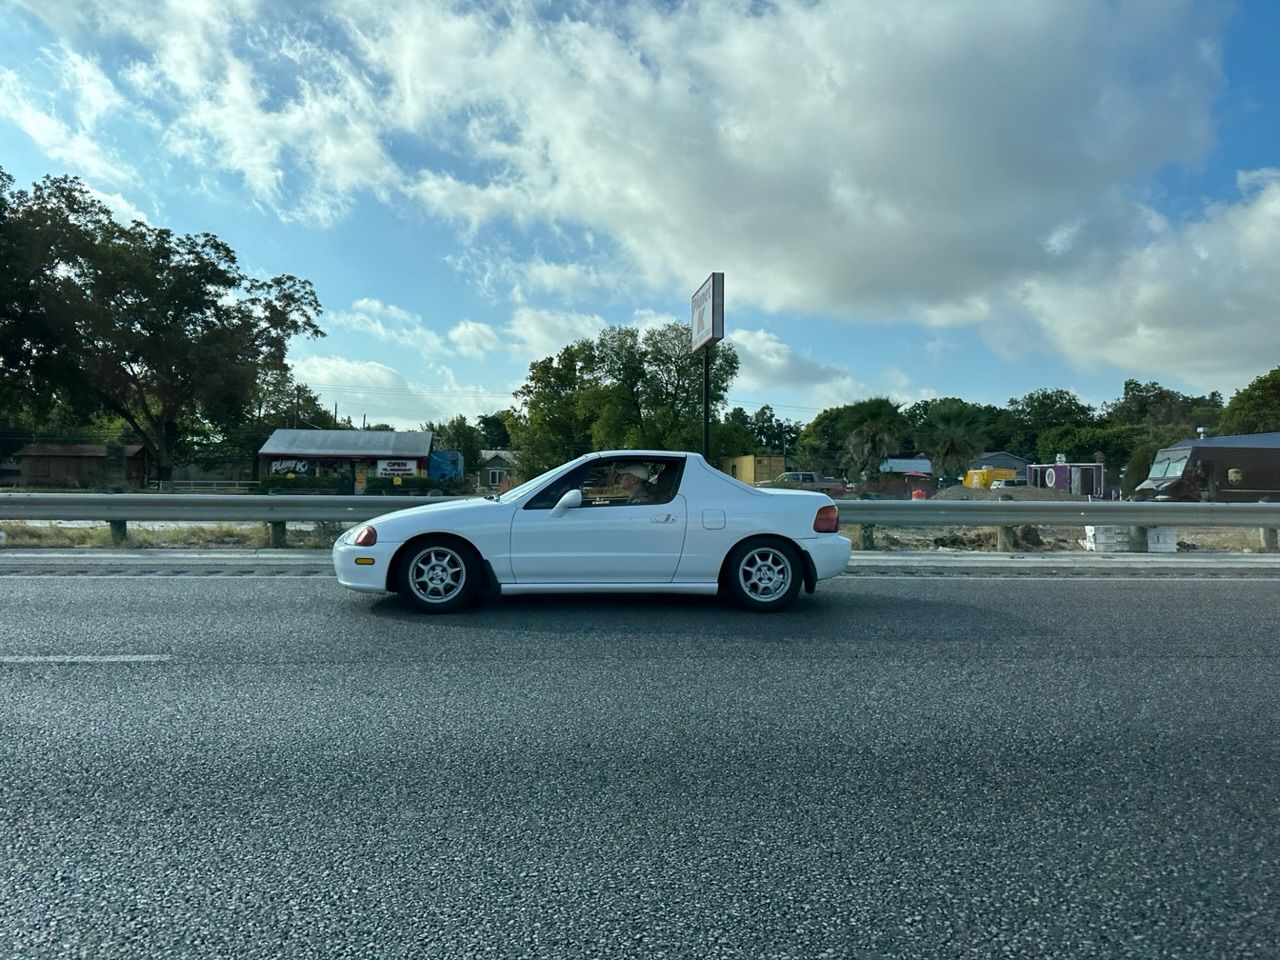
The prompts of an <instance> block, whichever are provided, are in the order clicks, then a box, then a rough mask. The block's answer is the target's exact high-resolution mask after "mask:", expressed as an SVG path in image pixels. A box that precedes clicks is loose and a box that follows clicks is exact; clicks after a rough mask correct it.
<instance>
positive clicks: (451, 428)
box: [422, 414, 484, 473]
mask: <svg viewBox="0 0 1280 960" xmlns="http://www.w3.org/2000/svg"><path fill="white" fill-rule="evenodd" d="M422 429H423V430H430V431H431V432H432V433H433V434H435V436H434V437H432V439H431V445H432V447H434V448H435V449H437V450H458V451H461V453H462V469H463V470H464V471H466V472H467V473H471V472H473V471H475V470H479V469H480V450H481V449H482V445H483V443H484V433H483V431H482V430H481V429H480V427H479V426H477V425H476V424H473V423H468V422H467V418H466V417H465V416H463V415H462V414H458V415H457V416H456V417H453V418H452V419H451V420H447V421H445V422H444V423H432V422H431V421H427V422H426V423H424V424H423V425H422Z"/></svg>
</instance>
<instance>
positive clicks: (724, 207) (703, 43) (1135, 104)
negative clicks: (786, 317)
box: [30, 0, 1226, 314]
mask: <svg viewBox="0 0 1280 960" xmlns="http://www.w3.org/2000/svg"><path fill="white" fill-rule="evenodd" d="M30 7H31V9H32V11H33V12H35V13H36V14H37V15H39V16H43V17H45V19H46V20H48V21H49V22H50V24H51V25H53V26H54V28H55V29H57V30H59V31H60V33H61V34H62V35H64V36H68V37H72V38H76V39H84V40H85V41H86V42H88V41H89V40H90V38H97V39H98V40H99V41H101V40H102V39H104V38H110V37H112V36H113V35H116V34H122V35H124V36H126V37H128V38H129V39H130V40H131V41H133V43H134V44H136V45H137V46H138V48H139V49H140V56H139V58H138V60H137V62H135V63H134V64H133V65H131V66H130V67H129V68H128V69H129V73H128V75H129V77H130V78H131V80H132V81H133V84H134V86H133V89H134V90H135V91H136V92H137V93H138V95H139V96H143V97H146V98H148V99H149V100H151V101H154V102H155V103H156V104H157V105H159V104H163V105H164V106H166V107H167V109H168V110H169V113H170V115H171V117H172V123H171V127H170V130H169V134H168V140H167V142H168V144H169V146H170V147H171V148H172V149H174V150H175V151H178V152H179V153H181V154H182V155H184V156H187V157H189V158H191V159H193V160H196V161H199V162H202V163H207V164H212V165H215V166H217V167H220V168H221V169H224V170H230V171H234V172H236V173H238V174H240V175H241V176H243V177H244V180H245V183H246V184H247V185H248V186H249V188H250V189H251V190H252V192H253V194H254V195H255V196H256V197H257V198H258V199H259V200H260V201H262V202H265V203H269V204H272V205H274V206H276V207H277V209H280V210H281V211H282V212H284V213H286V214H287V215H293V216H305V217H309V218H311V219H313V220H316V221H318V222H323V223H328V222H333V221H334V220H335V219H336V218H338V217H340V216H341V215H342V214H343V212H344V211H345V210H346V209H347V207H348V205H349V204H350V202H351V198H352V197H353V196H354V195H355V194H357V193H359V192H361V191H364V190H369V191H373V192H375V193H377V194H378V195H380V196H391V195H392V193H393V192H394V191H396V190H397V189H403V190H405V191H406V192H408V193H409V194H410V195H412V196H414V197H415V198H416V199H417V200H418V201H419V202H421V203H422V204H423V206H424V207H426V208H427V209H428V210H430V211H432V212H434V213H436V214H438V215H440V216H443V217H447V218H450V219H453V220H456V221H458V222H459V223H461V224H464V225H465V226H466V227H467V228H469V229H471V230H475V229H478V228H480V227H481V226H482V225H485V224H488V223H491V222H510V223H515V224H518V225H522V226H528V227H533V226H535V225H541V226H546V227H550V228H551V229H552V230H554V231H558V232H560V233H559V235H560V236H561V237H562V238H565V239H571V240H572V242H573V244H574V245H575V247H576V246H577V245H578V244H584V243H585V244H592V243H593V242H594V238H597V237H598V238H601V239H604V240H607V243H606V245H605V247H603V248H600V249H598V250H596V253H595V255H594V256H599V255H600V254H601V253H602V251H604V250H605V249H606V248H607V250H608V251H610V252H611V253H610V255H611V256H614V257H616V258H617V266H619V267H621V266H623V265H626V266H628V267H630V270H629V273H630V275H631V276H632V277H633V278H634V280H635V281H636V282H638V283H640V284H642V285H649V286H652V287H654V288H660V289H670V288H671V287H673V286H675V287H677V288H679V289H683V287H685V286H687V285H688V284H689V282H690V280H689V277H690V273H691V265H694V264H704V265H705V264H709V263H714V264H715V265H716V268H717V269H724V270H725V272H726V274H727V276H728V277H730V278H731V279H730V281H729V282H730V285H731V289H732V291H733V296H734V297H737V298H741V302H743V303H748V304H755V305H758V306H761V307H763V308H765V309H767V310H779V309H784V308H785V309H791V310H824V311H831V312H836V313H843V314H852V313H854V312H856V311H858V310H860V309H863V308H865V307H867V306H868V305H870V304H875V303H882V302H884V301H887V300H894V299H903V298H905V299H909V300H910V301H913V302H918V303H924V304H929V303H933V302H940V303H946V302H950V301H953V300H963V299H964V298H967V297H972V296H975V295H982V294H983V293H984V292H986V291H988V290H989V289H991V288H992V287H997V288H999V287H1003V286H1004V285H1006V284H1007V283H1008V282H1010V281H1013V280H1018V279H1021V278H1022V277H1023V276H1025V275H1026V274H1027V273H1028V272H1029V271H1035V270H1038V269H1042V268H1044V267H1045V266H1046V264H1050V263H1059V262H1062V263H1065V264H1071V263H1074V262H1076V261H1078V259H1079V258H1080V257H1081V256H1084V255H1086V254H1087V253H1088V252H1089V251H1090V250H1094V249H1097V248H1098V247H1107V248H1114V247H1115V246H1116V245H1117V244H1118V243H1120V242H1122V240H1123V238H1124V237H1125V236H1126V235H1127V231H1128V229H1129V227H1130V226H1131V225H1132V223H1133V220H1134V217H1135V211H1134V208H1133V206H1132V205H1131V204H1130V203H1129V202H1128V201H1127V200H1126V199H1125V197H1124V193H1123V185H1124V184H1126V183H1127V182H1129V181H1131V180H1132V179H1134V178H1138V177H1143V176H1146V175H1149V174H1151V173H1153V172H1154V171H1156V170H1159V169H1161V168H1162V167H1164V166H1166V165H1167V164H1169V163H1171V162H1173V163H1178V162H1188V163H1193V162H1196V161H1197V160H1198V159H1199V158H1201V157H1202V156H1203V155H1204V153H1205V151H1206V150H1207V149H1208V148H1209V146H1210V145H1211V141H1212V131H1211V115H1210V108H1211V105H1212V103H1213V100H1214V98H1215V96H1216V95H1217V94H1218V92H1219V91H1220V89H1221V86H1222V77H1221V70H1220V67H1219V52H1218V46H1217V43H1218V37H1219V35H1220V32H1221V21H1222V19H1223V10H1225V9H1226V8H1225V7H1222V6H1219V5H1218V4H1195V5H1191V4H1186V5H1168V4H1131V5H1122V6H1117V5H1115V4H1111V3H1108V2H1104V0H1074V2H1070V3H1066V2H1064V3H1038V4H1023V3H975V4H963V5H959V4H957V5H943V6H938V5H937V4H935V3H932V2H926V0H903V2H899V3H894V4H849V3H844V2H835V0H832V2H815V3H805V4H798V3H797V4H778V5H760V4H749V3H747V2H746V0H706V2H701V3H692V4H687V5H679V6H677V7H675V8H670V7H669V6H667V5H659V4H656V3H635V4H631V5H623V6H617V5H609V6H608V7H602V8H595V7H585V6H584V7H581V8H570V10H569V12H564V11H560V12H557V13H556V14H555V15H554V16H545V17H544V15H543V13H542V11H541V10H540V8H539V7H537V6H536V5H534V6H527V5H520V4H517V5H514V6H508V7H503V8H502V10H501V11H500V12H499V11H495V10H491V9H489V8H487V7H485V6H459V5H457V4H455V3H451V2H446V0H435V2H431V0H427V2H424V0H377V2H373V0H330V2H328V3H326V4H317V5H314V6H312V7H308V8H307V9H308V19H307V20H306V21H297V20H294V19H292V17H293V13H292V8H289V7H278V6H276V5H270V4H265V3H256V2H253V0H237V2H234V3H215V2H212V0H201V2H196V0H190V2H176V0H171V2H168V3H166V4H164V5H161V6H157V4H156V3H155V2H154V0H110V2H107V0H100V2H98V3H80V2H77V3H75V4H72V3H71V2H70V0H67V2H63V3H56V2H55V3H42V4H41V5H39V6H37V5H36V4H34V3H32V4H31V5H30ZM1135 63H1140V64H1141V65H1142V68H1141V69H1134V67H1133V64H1135ZM531 78H536V80H533V79H531ZM397 138H400V139H404V138H410V140H412V141H416V142H417V143H418V144H421V145H423V146H427V147H429V150H428V151H426V154H425V155H423V154H422V152H418V153H417V154H416V155H415V159H414V160H412V161H411V160H409V159H408V155H405V156H404V157H403V158H402V159H401V160H400V161H399V162H397V161H396V159H394V158H393V155H392V151H391V148H390V144H391V143H392V142H394V141H395V140H396V139H397ZM580 254H581V251H580V250H577V249H575V250H574V253H573V256H572V258H571V259H568V260H562V259H560V258H556V257H548V256H546V255H544V254H543V253H541V252H538V251H534V252H532V254H531V255H529V256H528V257H527V258H526V263H525V274H526V276H525V283H526V285H527V287H528V289H531V290H541V291H544V292H557V293H561V294H570V293H575V294H580V293H581V292H582V291H583V290H584V289H586V288H590V287H596V288H598V287H599V286H600V285H601V284H602V283H604V282H606V281H607V280H608V279H609V278H611V277H618V276H624V275H625V274H623V273H620V272H619V270H618V269H616V268H615V269H610V268H609V267H607V266H604V265H603V264H599V265H593V266H590V267H588V266H584V265H583V263H582V262H580V261H581V256H580ZM698 269H705V268H704V267H700V268H698Z"/></svg>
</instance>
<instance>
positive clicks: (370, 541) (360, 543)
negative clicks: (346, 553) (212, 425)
mask: <svg viewBox="0 0 1280 960" xmlns="http://www.w3.org/2000/svg"><path fill="white" fill-rule="evenodd" d="M351 542H352V543H354V544H355V545H356V546H357V547H372V546H373V545H374V544H375V543H377V542H378V531H377V530H375V529H373V527H372V526H370V525H369V524H367V523H366V524H365V525H364V526H363V527H361V528H360V529H359V530H357V531H356V535H355V536H354V537H352V538H351Z"/></svg>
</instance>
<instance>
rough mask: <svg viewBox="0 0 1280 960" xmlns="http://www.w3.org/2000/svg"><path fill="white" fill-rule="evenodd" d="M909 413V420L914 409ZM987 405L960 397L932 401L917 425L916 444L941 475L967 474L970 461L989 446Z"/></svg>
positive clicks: (907, 413)
mask: <svg viewBox="0 0 1280 960" xmlns="http://www.w3.org/2000/svg"><path fill="white" fill-rule="evenodd" d="M919 406H920V405H919V404H916V405H915V407H912V408H910V409H908V411H907V412H906V414H905V416H906V418H907V420H908V422H910V421H911V419H912V416H911V414H912V411H913V410H915V408H916V407H919ZM986 419H987V418H986V412H985V408H983V407H981V406H979V405H978V404H973V403H967V402H966V401H964V400H960V399H957V398H956V397H947V398H945V399H942V400H931V401H928V406H927V407H926V408H925V410H924V411H923V416H922V417H921V418H920V419H919V420H918V421H917V422H916V424H915V447H916V450H917V451H918V452H919V453H922V454H924V455H925V456H927V457H928V458H929V459H930V461H931V462H932V464H933V473H934V476H937V477H955V476H957V475H958V474H963V472H964V470H965V468H966V467H968V465H969V462H970V461H971V460H973V459H974V457H976V456H978V455H979V454H981V453H982V452H983V451H984V450H986V448H987V431H986V427H985V420H986Z"/></svg>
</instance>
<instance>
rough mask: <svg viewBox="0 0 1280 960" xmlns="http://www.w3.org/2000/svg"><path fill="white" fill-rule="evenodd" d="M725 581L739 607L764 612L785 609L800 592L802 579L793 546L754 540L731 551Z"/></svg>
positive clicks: (797, 557) (798, 559)
mask: <svg viewBox="0 0 1280 960" xmlns="http://www.w3.org/2000/svg"><path fill="white" fill-rule="evenodd" d="M725 579H726V581H727V584H728V588H729V594H730V596H732V597H733V599H734V600H735V601H736V602H737V603H738V605H739V606H742V607H745V608H746V609H748V610H754V611H758V612H760V613H767V612H772V611H775V610H782V609H784V608H786V607H789V606H790V605H791V603H792V602H793V601H794V600H795V598H796V597H797V596H798V595H799V593H800V587H801V586H802V585H803V580H804V576H803V573H802V568H801V566H800V556H799V554H797V553H796V549H795V547H793V546H791V545H790V544H786V543H783V542H781V541H772V540H771V541H760V540H757V541H755V542H748V543H743V544H739V545H738V546H737V547H735V548H734V550H733V552H732V553H731V554H730V555H729V562H728V564H727V565H726V571H725Z"/></svg>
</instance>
